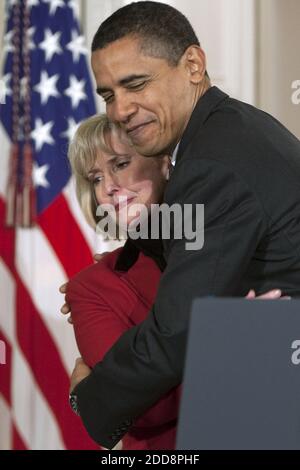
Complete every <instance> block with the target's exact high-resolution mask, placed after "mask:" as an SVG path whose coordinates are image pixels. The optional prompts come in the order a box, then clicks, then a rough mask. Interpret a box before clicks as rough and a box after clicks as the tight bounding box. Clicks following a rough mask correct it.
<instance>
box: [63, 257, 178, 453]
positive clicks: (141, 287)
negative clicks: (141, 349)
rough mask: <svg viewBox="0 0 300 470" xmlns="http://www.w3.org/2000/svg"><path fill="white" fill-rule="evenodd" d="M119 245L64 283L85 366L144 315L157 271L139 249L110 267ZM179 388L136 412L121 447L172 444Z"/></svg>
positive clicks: (151, 299) (172, 446)
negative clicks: (126, 264)
mask: <svg viewBox="0 0 300 470" xmlns="http://www.w3.org/2000/svg"><path fill="white" fill-rule="evenodd" d="M121 250H122V248H119V249H118V250H115V251H113V252H112V253H109V254H108V255H106V256H105V257H104V258H103V259H102V260H101V261H100V262H99V263H96V264H94V265H92V266H89V267H88V268H86V269H84V270H83V271H81V272H80V273H78V274H77V275H76V276H75V277H74V278H73V279H71V281H70V282H69V284H68V293H67V302H68V303H69V304H70V306H71V310H72V319H73V325H74V331H75V336H76V341H77V345H78V349H79V351H80V354H81V356H82V358H83V360H84V361H85V362H86V364H88V365H89V366H90V367H93V366H94V365H95V364H96V363H97V362H100V361H101V360H102V359H103V357H104V355H105V354H106V352H107V351H108V350H109V349H110V348H111V347H112V345H113V344H114V343H115V342H116V341H117V339H118V338H119V336H121V335H122V334H123V333H124V332H125V331H126V330H127V329H129V328H130V327H132V326H134V325H137V324H138V323H140V322H141V321H143V320H144V319H145V317H146V316H147V313H148V312H149V310H150V308H151V306H152V304H153V303H154V299H155V296H156V291H157V288H158V283H159V279H160V276H161V271H160V270H159V268H158V267H157V265H156V263H155V262H154V261H153V260H152V259H151V258H150V257H148V256H145V255H144V254H143V253H142V252H140V254H139V256H138V259H137V261H136V262H135V263H134V264H133V266H132V267H131V268H129V269H128V271H126V272H120V271H116V270H115V263H116V260H117V259H118V256H119V255H120V253H121ZM179 400H180V387H178V388H176V389H174V390H172V391H171V392H169V393H168V394H167V395H166V396H165V397H163V398H162V399H161V400H160V401H159V402H157V403H156V405H155V406H153V407H152V408H151V409H149V411H148V412H147V413H146V414H145V415H143V416H142V417H140V418H139V419H138V420H137V421H136V422H135V425H134V426H133V427H132V428H131V429H130V431H129V432H128V434H126V436H125V437H124V438H123V449H124V450H129V449H153V450H160V449H162V450H166V449H175V437H176V424H177V423H176V422H177V415H178V407H179Z"/></svg>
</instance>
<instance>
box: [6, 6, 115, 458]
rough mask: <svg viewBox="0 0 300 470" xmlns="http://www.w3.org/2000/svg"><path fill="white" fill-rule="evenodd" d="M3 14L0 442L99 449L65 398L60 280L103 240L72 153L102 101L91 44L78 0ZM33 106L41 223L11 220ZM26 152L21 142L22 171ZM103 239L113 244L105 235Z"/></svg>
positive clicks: (67, 348) (67, 344) (70, 361)
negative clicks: (86, 207)
mask: <svg viewBox="0 0 300 470" xmlns="http://www.w3.org/2000/svg"><path fill="white" fill-rule="evenodd" d="M6 15H7V27H6V33H5V37H4V52H5V61H4V68H3V74H2V103H3V102H5V104H1V105H0V107H1V116H0V142H1V158H0V217H1V222H0V237H1V238H0V296H1V301H0V302H1V305H0V344H1V346H2V348H1V350H2V356H3V350H4V349H5V356H6V357H5V362H6V363H5V364H1V360H0V422H1V424H0V449H93V448H97V447H96V445H95V444H94V443H93V442H92V441H91V440H90V439H89V437H88V435H87V434H86V432H85V430H84V429H83V426H82V424H81V422H80V419H78V418H77V417H76V416H75V415H74V414H73V412H72V411H71V409H70V408H69V405H68V389H69V376H70V373H71V371H72V369H73V366H74V362H75V358H76V357H77V356H78V355H79V353H78V351H77V348H76V345H75V341H74V335H73V328H72V327H71V326H70V325H69V324H68V323H67V322H66V319H65V318H63V317H62V315H61V314H60V313H59V310H60V307H61V305H62V303H63V298H62V296H61V295H60V294H59V293H58V287H59V285H61V284H62V283H64V282H65V281H66V280H67V279H68V278H70V277H71V276H72V275H74V274H75V273H76V272H77V271H79V270H80V269H82V268H83V267H85V266H86V265H88V264H90V263H92V262H93V260H92V251H95V249H96V243H97V237H96V235H95V234H94V232H93V231H92V229H89V228H88V227H87V224H86V222H85V221H84V220H83V217H82V215H81V213H80V210H79V207H78V206H77V202H76V198H75V195H74V188H73V183H72V181H71V179H70V169H69V165H68V161H67V147H68V141H69V139H70V138H71V137H72V135H73V133H74V131H75V129H76V126H77V125H78V123H79V122H80V121H81V120H82V119H84V118H85V117H87V116H89V115H92V114H94V113H95V111H96V110H95V103H94V97H93V91H92V85H91V80H90V77H89V72H88V67H87V57H86V55H87V49H86V47H85V45H84V38H83V36H82V35H81V33H80V29H79V25H78V5H77V2H76V0H69V1H63V0H41V1H38V0H27V2H26V1H25V0H10V1H9V2H7V6H6ZM16 30H17V31H18V33H16ZM18 34H19V35H20V37H19V38H18V37H17V35H18ZM24 38H25V39H24ZM25 43H26V44H27V45H26V48H25V46H24V44H25ZM16 48H19V50H18V52H16ZM24 48H25V49H24ZM28 72H29V73H30V75H28ZM16 75H18V76H16ZM0 78H1V77H0ZM16 93H17V94H18V96H17V100H16V96H15V94H16ZM28 93H29V94H28ZM14 97H15V101H14ZM16 102H18V108H17V110H16V106H15V105H14V103H16ZM14 106H15V108H14ZM14 113H15V114H14ZM16 113H17V118H16ZM26 113H27V114H28V113H29V115H30V119H29V121H28V119H27V121H28V122H29V125H30V143H31V146H32V152H33V155H32V162H33V166H32V179H33V183H34V191H35V194H36V217H35V224H34V225H33V226H32V227H31V228H26V227H24V226H20V224H18V223H17V224H16V226H15V227H7V225H6V224H5V221H6V220H7V219H6V214H7V204H8V200H7V199H8V196H9V193H8V190H7V188H8V186H7V184H8V181H9V171H11V170H9V168H10V165H11V160H10V158H11V157H10V148H11V143H12V139H13V135H14V132H16V129H14V126H13V122H15V126H16V122H17V125H18V129H17V131H18V132H17V139H18V141H19V143H20V145H21V148H23V147H22V145H23V143H24V139H25V137H24V129H25V124H24V120H26ZM28 122H27V125H28ZM25 130H26V129H25ZM27 131H28V128H27ZM23 153H24V152H23ZM22 158H23V159H24V155H22V151H21V152H20V155H19V159H18V162H19V163H18V165H19V166H18V170H17V178H19V179H20V178H22V171H21V170H20V164H21V163H20V162H22ZM29 168H30V166H29ZM18 181H19V180H18ZM104 245H105V243H104ZM97 249H98V251H101V250H105V251H107V247H106V246H104V247H103V245H101V246H99V240H98V246H97ZM3 346H5V348H3ZM2 362H3V357H2Z"/></svg>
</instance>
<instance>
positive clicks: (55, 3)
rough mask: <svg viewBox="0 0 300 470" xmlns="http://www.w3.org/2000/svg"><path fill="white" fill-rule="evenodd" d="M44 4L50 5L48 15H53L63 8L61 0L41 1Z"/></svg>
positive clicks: (63, 4)
mask: <svg viewBox="0 0 300 470" xmlns="http://www.w3.org/2000/svg"><path fill="white" fill-rule="evenodd" d="M43 2H44V3H49V4H50V10H49V12H50V15H55V13H56V10H57V8H59V7H60V8H62V7H64V6H65V3H64V1H63V0H43Z"/></svg>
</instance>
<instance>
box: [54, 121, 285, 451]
mask: <svg viewBox="0 0 300 470" xmlns="http://www.w3.org/2000/svg"><path fill="white" fill-rule="evenodd" d="M69 159H70V163H71V167H72V172H73V174H74V176H75V182H76V192H77V198H78V201H79V204H80V206H81V209H82V211H83V213H84V215H85V218H86V220H87V222H88V223H89V224H90V225H91V226H92V227H94V228H95V227H96V226H97V223H98V222H99V217H97V215H96V213H97V206H100V207H104V206H106V207H107V206H110V207H111V208H112V209H113V211H112V212H113V216H112V220H113V222H114V223H115V225H116V227H117V228H118V229H120V227H121V226H122V227H123V229H125V231H126V229H128V228H129V226H130V225H132V224H133V226H134V222H135V221H136V220H138V221H139V220H140V219H139V217H138V216H139V214H138V215H137V214H136V213H135V212H136V211H135V210H132V209H134V205H136V207H141V206H142V207H143V208H144V209H145V211H146V213H147V214H150V211H151V207H153V205H154V204H160V203H161V202H162V201H163V194H164V190H165V187H166V184H167V181H168V178H169V173H170V168H171V162H170V158H169V157H168V156H161V157H157V156H156V157H147V158H146V157H143V156H141V155H139V154H138V153H137V152H136V151H135V149H134V147H133V146H132V145H131V143H130V141H129V140H128V137H127V135H126V133H125V132H124V131H123V130H122V129H120V127H118V126H117V125H114V124H111V123H110V122H109V121H108V119H107V117H106V115H97V116H93V117H91V118H89V119H87V120H85V121H84V122H82V123H81V124H80V126H79V128H78V129H77V132H76V134H75V137H74V139H73V141H72V142H71V145H70V148H69ZM100 219H101V218H100ZM164 268H165V260H164V257H163V252H162V244H161V240H151V239H144V240H143V239H141V238H139V239H136V240H134V239H133V238H131V237H130V236H129V237H128V239H127V241H126V243H125V245H124V247H122V248H119V249H117V250H114V251H113V252H111V253H109V254H107V255H105V256H104V257H103V258H102V259H101V260H100V262H98V263H96V264H94V265H92V266H89V267H88V268H86V269H84V270H83V271H81V272H80V273H78V274H77V275H76V276H75V277H74V278H73V279H71V280H70V281H69V283H68V284H67V295H66V302H67V303H66V304H65V305H64V307H63V308H62V311H63V313H68V312H69V311H70V310H71V311H72V323H73V325H74V331H75V336H76V341H77V345H78V348H79V351H80V353H81V355H82V358H83V361H84V362H85V363H86V364H87V365H88V366H89V367H90V368H93V367H94V365H95V364H96V363H97V362H100V361H101V360H102V359H103V357H104V355H105V354H106V352H107V351H108V350H109V349H110V348H111V347H112V345H113V344H114V343H115V342H116V341H117V339H118V338H119V336H121V335H122V334H123V333H125V332H126V330H128V329H129V328H131V327H133V326H135V325H137V324H138V323H140V322H142V321H143V320H144V319H145V318H146V316H147V314H148V312H149V311H150V308H151V306H152V304H153V303H154V299H155V296H156V292H157V288H158V283H159V280H160V276H161V274H162V271H163V270H164ZM63 292H64V289H63ZM247 297H248V298H254V297H255V293H254V292H253V291H250V293H249V294H248V296H247ZM278 297H280V291H271V292H270V293H268V294H265V295H264V296H261V298H271V299H274V298H278ZM129 386H130V384H129ZM179 399H180V387H178V388H176V389H174V390H172V391H171V392H169V393H168V394H167V395H166V396H165V397H163V398H162V399H161V400H160V401H159V402H157V403H156V404H155V406H153V407H152V408H151V409H150V410H148V411H147V413H146V414H144V415H143V416H142V417H140V418H139V419H138V420H137V421H136V422H135V424H134V426H133V427H131V428H130V430H129V432H128V433H127V434H126V435H125V437H124V438H123V440H122V442H120V443H119V445H118V448H119V449H120V448H122V449H124V450H130V449H149V450H150V449H152V450H167V449H174V448H175V437H176V425H177V416H178V408H179Z"/></svg>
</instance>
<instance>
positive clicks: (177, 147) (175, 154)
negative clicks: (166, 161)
mask: <svg viewBox="0 0 300 470" xmlns="http://www.w3.org/2000/svg"><path fill="white" fill-rule="evenodd" d="M179 144H180V141H179V142H178V144H177V145H176V147H175V150H174V152H173V153H172V158H171V163H172V165H173V166H175V164H176V158H177V153H178V149H179Z"/></svg>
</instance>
